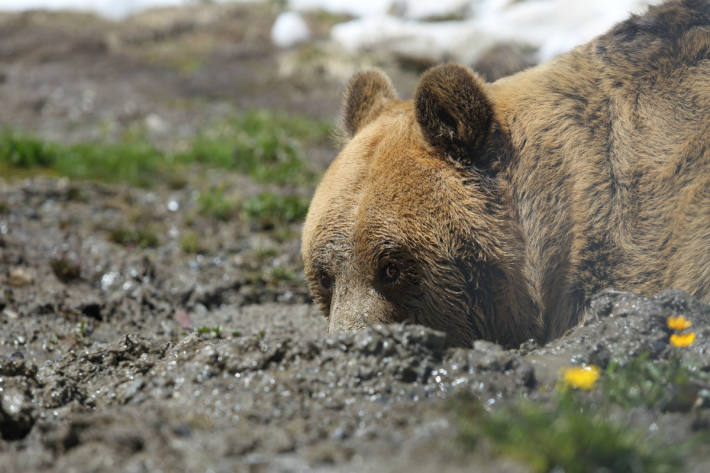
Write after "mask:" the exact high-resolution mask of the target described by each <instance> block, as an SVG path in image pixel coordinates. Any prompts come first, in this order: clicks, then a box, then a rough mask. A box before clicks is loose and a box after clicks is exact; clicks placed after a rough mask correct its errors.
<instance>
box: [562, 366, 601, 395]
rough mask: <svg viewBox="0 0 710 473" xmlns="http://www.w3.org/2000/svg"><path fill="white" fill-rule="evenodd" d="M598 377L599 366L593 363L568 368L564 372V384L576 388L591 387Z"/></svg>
mask: <svg viewBox="0 0 710 473" xmlns="http://www.w3.org/2000/svg"><path fill="white" fill-rule="evenodd" d="M597 378H599V368H598V367H596V366H594V365H589V366H578V367H575V368H568V369H566V370H565V373H564V379H563V381H564V384H565V386H571V387H573V388H577V389H592V387H593V386H594V383H595V382H596V381H597Z"/></svg>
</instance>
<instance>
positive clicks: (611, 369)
mask: <svg viewBox="0 0 710 473" xmlns="http://www.w3.org/2000/svg"><path fill="white" fill-rule="evenodd" d="M709 378H710V376H708V375H707V374H706V373H703V372H701V371H699V370H693V369H692V368H691V367H689V366H686V365H684V364H682V362H681V361H680V359H678V358H675V357H673V358H671V359H670V360H657V361H653V360H649V359H648V356H647V355H642V356H640V357H638V358H636V359H634V360H631V361H630V362H628V363H626V364H624V365H621V364H619V363H614V362H612V363H610V364H609V366H608V368H607V369H606V372H605V373H604V375H603V377H602V383H601V386H602V390H603V393H604V395H605V397H606V398H607V399H608V400H610V401H611V402H613V403H615V404H618V405H620V406H623V407H634V406H639V405H643V406H646V407H652V408H660V409H662V410H674V411H689V410H690V409H692V407H693V405H694V403H695V402H696V401H697V399H698V397H699V396H700V397H710V394H708V395H707V396H702V395H701V394H702V393H704V392H706V391H707V390H705V391H703V389H702V386H703V385H705V386H708V385H710V379H709ZM705 402H710V399H705Z"/></svg>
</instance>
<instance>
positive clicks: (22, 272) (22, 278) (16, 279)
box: [7, 267, 34, 287]
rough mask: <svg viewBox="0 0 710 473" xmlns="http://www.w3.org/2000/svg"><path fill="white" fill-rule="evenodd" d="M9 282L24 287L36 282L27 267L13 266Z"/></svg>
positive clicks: (11, 284)
mask: <svg viewBox="0 0 710 473" xmlns="http://www.w3.org/2000/svg"><path fill="white" fill-rule="evenodd" d="M7 282H8V284H10V286H15V287H23V286H29V285H30V284H32V283H33V282H34V278H33V277H32V275H31V274H30V273H29V272H28V271H27V270H26V269H25V268H21V267H18V268H13V269H11V270H10V274H8V277H7Z"/></svg>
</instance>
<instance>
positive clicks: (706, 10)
mask: <svg viewBox="0 0 710 473" xmlns="http://www.w3.org/2000/svg"><path fill="white" fill-rule="evenodd" d="M593 45H594V48H593V50H594V54H595V55H596V56H597V58H599V59H600V60H601V61H602V62H604V63H607V64H609V65H617V66H621V67H624V66H626V67H630V68H632V69H633V70H634V71H636V72H637V73H641V74H643V73H647V72H650V73H652V72H654V71H657V70H658V69H659V68H662V67H663V65H664V64H667V65H668V66H677V65H679V64H682V65H684V66H691V65H693V64H695V63H697V62H699V61H704V60H710V0H679V1H670V2H666V3H663V4H661V5H658V6H654V7H650V8H649V10H648V12H647V13H646V14H644V15H633V16H631V17H630V18H629V19H628V20H626V21H623V22H621V23H619V24H617V25H616V26H615V27H614V28H612V29H611V30H610V31H609V32H608V33H606V34H604V35H602V36H600V37H599V38H597V39H596V40H595V41H594V42H593Z"/></svg>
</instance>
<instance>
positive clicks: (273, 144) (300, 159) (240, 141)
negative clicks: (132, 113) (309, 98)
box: [176, 111, 331, 183]
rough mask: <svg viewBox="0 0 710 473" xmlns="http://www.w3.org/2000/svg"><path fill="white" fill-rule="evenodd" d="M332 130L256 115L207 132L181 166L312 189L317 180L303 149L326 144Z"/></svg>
mask: <svg viewBox="0 0 710 473" xmlns="http://www.w3.org/2000/svg"><path fill="white" fill-rule="evenodd" d="M330 130H331V129H330V127H329V126H327V125H324V124H323V123H319V122H314V121H312V120H308V119H304V118H302V117H299V118H295V117H291V116H289V115H286V114H280V113H271V112H264V111H256V112H250V113H247V114H244V115H239V116H237V117H233V118H231V119H229V120H227V121H226V122H224V123H221V124H218V125H217V126H213V127H211V128H209V129H207V130H205V131H203V132H202V133H200V134H199V135H198V136H197V138H196V139H195V141H194V142H193V144H192V146H191V147H190V148H188V149H187V150H185V151H184V152H182V153H179V154H178V155H177V156H176V160H177V161H178V162H182V163H199V164H205V165H209V166H215V167H220V168H224V169H230V170H235V171H238V172H241V173H244V174H247V175H249V176H251V177H253V178H254V179H256V180H258V181H260V182H274V183H311V182H313V181H314V180H315V177H316V176H315V174H314V173H313V172H312V171H311V170H310V169H308V168H307V167H306V165H305V158H304V153H303V146H302V143H306V142H310V143H317V142H322V141H325V140H326V139H327V138H328V136H329V135H330Z"/></svg>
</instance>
